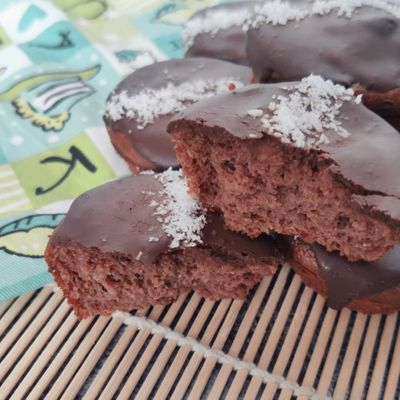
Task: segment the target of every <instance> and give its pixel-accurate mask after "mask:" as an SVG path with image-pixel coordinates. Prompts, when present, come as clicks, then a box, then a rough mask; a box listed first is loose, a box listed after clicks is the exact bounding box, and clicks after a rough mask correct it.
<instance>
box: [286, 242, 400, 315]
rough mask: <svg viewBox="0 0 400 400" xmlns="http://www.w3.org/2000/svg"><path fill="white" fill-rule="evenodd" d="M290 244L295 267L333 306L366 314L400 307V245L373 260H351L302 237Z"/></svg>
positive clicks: (291, 263)
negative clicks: (310, 242) (304, 240)
mask: <svg viewBox="0 0 400 400" xmlns="http://www.w3.org/2000/svg"><path fill="white" fill-rule="evenodd" d="M290 248H291V251H290V253H291V255H290V265H291V266H292V268H293V269H294V270H295V271H296V272H297V273H298V274H299V275H300V277H301V278H302V280H303V281H304V282H305V283H306V284H307V285H308V286H310V287H311V288H312V289H314V290H315V291H316V292H318V293H319V294H321V295H322V296H324V297H326V299H327V303H328V305H329V306H331V307H333V308H336V309H340V308H342V307H348V308H350V309H352V310H356V311H360V312H363V313H366V314H375V313H382V314H389V313H391V312H395V311H398V310H399V309H400V246H396V247H394V248H393V249H391V250H389V251H388V252H387V253H386V254H385V255H384V256H383V257H382V258H381V259H379V260H377V261H373V262H366V261H358V262H350V261H348V260H347V259H346V258H344V257H341V256H340V255H339V254H337V253H336V252H333V253H331V252H328V251H326V250H325V249H324V248H323V247H321V246H320V245H317V244H312V245H309V244H306V243H304V242H303V241H301V240H300V239H298V240H291V241H290Z"/></svg>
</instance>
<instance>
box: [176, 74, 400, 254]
mask: <svg viewBox="0 0 400 400" xmlns="http://www.w3.org/2000/svg"><path fill="white" fill-rule="evenodd" d="M168 131H169V132H170V134H171V135H172V136H173V139H174V141H175V143H176V152H177V156H178V160H179V161H180V163H181V165H182V167H183V170H184V172H185V175H186V176H187V178H188V181H189V187H190V190H191V193H192V194H193V195H194V196H195V197H196V198H198V199H200V201H202V203H203V204H204V205H205V207H207V208H210V209H213V210H215V209H219V210H221V211H222V212H223V214H224V220H225V223H226V224H227V227H229V228H230V229H232V230H235V231H238V232H244V233H246V234H247V235H249V236H251V237H252V236H254V237H255V236H257V235H259V234H260V233H261V232H265V233H268V232H271V231H272V232H277V233H280V234H283V235H289V236H296V235H298V236H300V237H301V238H302V239H303V240H304V241H306V242H308V243H314V242H317V243H320V244H321V245H323V246H324V247H326V248H327V249H328V250H329V251H339V252H340V254H341V255H343V256H346V257H347V258H348V259H350V260H352V261H357V260H368V261H374V260H376V259H378V258H380V257H381V256H383V255H384V254H385V253H386V252H387V251H388V250H389V249H390V248H392V247H394V246H397V245H399V244H400V176H399V173H398V171H400V157H399V154H400V135H399V134H398V132H397V131H396V130H395V129H394V128H393V127H391V126H390V125H389V124H388V123H387V122H385V121H384V120H383V119H382V118H380V117H379V116H378V115H376V114H375V113H373V112H372V111H371V110H369V109H368V108H366V107H365V106H364V105H363V104H360V98H359V97H358V96H354V92H353V90H352V89H351V88H345V87H343V86H341V85H339V84H333V83H332V81H330V80H324V79H322V78H321V77H320V76H316V75H311V76H309V77H306V78H303V79H302V80H301V82H292V83H287V82H286V83H280V84H279V83H276V84H258V85H250V86H247V87H245V88H242V89H238V90H236V91H234V92H232V93H227V94H222V95H219V96H214V97H213V98H210V99H207V100H204V101H201V102H198V103H196V104H193V105H192V106H191V107H188V108H187V109H186V110H184V111H182V112H181V113H180V114H179V115H177V116H176V117H174V118H173V119H172V120H171V122H170V123H169V125H168Z"/></svg>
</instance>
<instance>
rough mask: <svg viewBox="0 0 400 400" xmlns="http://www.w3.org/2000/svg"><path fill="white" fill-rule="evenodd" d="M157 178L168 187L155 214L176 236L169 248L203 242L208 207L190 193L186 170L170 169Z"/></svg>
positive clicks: (157, 205) (168, 232) (162, 192)
mask: <svg viewBox="0 0 400 400" xmlns="http://www.w3.org/2000/svg"><path fill="white" fill-rule="evenodd" d="M156 178H157V179H158V180H159V181H160V182H161V183H162V184H163V186H164V189H163V190H162V191H161V192H160V194H161V197H162V200H160V201H158V202H157V204H156V209H155V211H154V215H157V216H158V218H157V219H158V220H159V221H160V222H161V223H162V228H163V230H164V232H165V233H166V234H167V235H168V236H169V237H171V238H172V242H171V244H170V245H169V247H170V248H176V247H179V246H184V247H193V246H196V245H197V244H200V243H202V238H201V232H202V230H203V227H204V225H205V223H206V217H205V212H206V210H205V209H204V208H203V207H202V206H201V205H200V203H199V202H197V201H196V200H195V199H193V198H192V197H190V196H189V194H188V189H187V183H186V178H185V177H184V176H183V174H182V171H174V170H172V169H168V170H167V171H165V172H163V173H161V174H158V175H156ZM154 202H155V201H154ZM149 240H150V238H149Z"/></svg>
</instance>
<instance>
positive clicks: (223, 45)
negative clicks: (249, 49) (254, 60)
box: [186, 1, 260, 65]
mask: <svg viewBox="0 0 400 400" xmlns="http://www.w3.org/2000/svg"><path fill="white" fill-rule="evenodd" d="M257 3H259V4H260V2H256V1H239V2H237V3H228V4H219V5H216V6H214V7H209V8H205V9H203V10H200V11H198V12H197V13H195V14H194V15H193V16H192V17H191V18H190V19H189V23H190V21H191V20H194V19H203V18H204V19H206V18H207V17H208V15H210V14H213V13H215V12H223V13H226V18H229V13H230V12H238V11H243V12H244V13H245V12H249V11H252V9H253V8H254V5H256V4H257ZM186 57H211V58H217V59H220V60H225V61H231V62H233V63H236V64H243V65H248V64H249V63H248V60H247V54H246V31H245V30H244V29H243V27H242V26H231V27H229V28H226V29H219V30H218V32H216V33H210V32H202V33H199V34H198V35H196V36H195V37H194V39H193V44H192V45H190V46H189V48H188V49H187V51H186Z"/></svg>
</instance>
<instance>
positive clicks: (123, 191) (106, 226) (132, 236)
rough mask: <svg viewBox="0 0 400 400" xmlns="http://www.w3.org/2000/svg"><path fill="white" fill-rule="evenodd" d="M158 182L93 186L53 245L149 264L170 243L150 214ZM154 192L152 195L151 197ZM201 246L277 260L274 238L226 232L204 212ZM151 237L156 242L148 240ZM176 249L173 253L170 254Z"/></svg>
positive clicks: (135, 179)
mask: <svg viewBox="0 0 400 400" xmlns="http://www.w3.org/2000/svg"><path fill="white" fill-rule="evenodd" d="M162 188H163V186H162V184H161V183H160V182H159V181H158V180H157V179H156V178H155V177H154V175H137V176H132V177H128V178H124V179H120V180H117V181H114V182H110V183H107V184H105V185H103V186H100V187H98V188H95V189H93V190H91V191H89V192H87V193H84V194H83V195H81V196H80V197H78V198H77V199H76V200H75V201H74V203H73V204H72V206H71V209H70V210H69V212H68V214H67V215H66V217H65V219H64V220H63V221H62V223H61V224H60V225H59V226H58V227H57V229H56V231H55V233H54V234H53V236H52V237H51V241H52V242H53V243H57V242H68V241H70V240H73V241H75V242H78V243H81V244H82V245H83V246H86V247H94V248H97V249H99V250H100V251H103V252H111V253H114V252H115V253H120V254H121V255H127V256H129V257H132V258H136V257H138V258H140V260H141V261H143V262H144V263H152V262H154V261H155V260H156V259H157V257H158V256H159V255H160V254H162V253H165V252H169V251H172V250H171V249H170V248H169V245H170V243H171V242H172V239H171V237H169V236H167V234H166V233H165V232H164V230H163V228H162V222H160V221H158V219H157V216H155V215H154V207H151V206H150V202H151V201H152V200H156V201H157V199H158V200H160V199H161V197H160V196H161V195H160V194H159V191H160V190H162ZM150 192H152V193H150ZM206 217H207V224H206V225H205V227H204V228H203V238H202V239H203V243H202V244H201V245H199V246H203V247H204V246H205V247H207V246H210V247H213V248H221V249H225V250H227V251H231V252H236V253H241V254H242V255H245V254H247V255H249V256H254V257H270V256H277V250H276V246H275V243H274V241H273V239H272V238H270V237H268V236H266V235H263V236H260V237H259V238H257V239H249V238H248V237H247V236H244V235H241V234H238V233H234V232H231V231H228V230H226V229H225V228H224V226H223V221H222V218H221V217H220V216H219V215H218V214H215V213H208V214H207V216H206ZM151 237H156V238H159V240H158V241H150V240H149V239H150V238H151ZM176 250H179V248H178V249H173V251H176ZM139 254H140V256H139Z"/></svg>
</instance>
